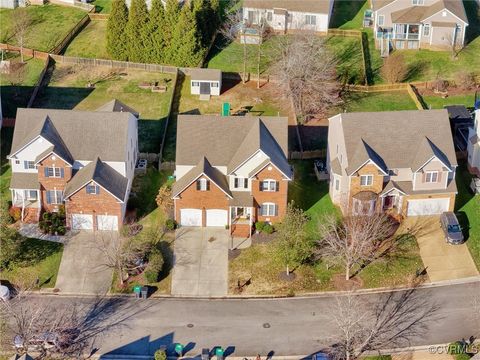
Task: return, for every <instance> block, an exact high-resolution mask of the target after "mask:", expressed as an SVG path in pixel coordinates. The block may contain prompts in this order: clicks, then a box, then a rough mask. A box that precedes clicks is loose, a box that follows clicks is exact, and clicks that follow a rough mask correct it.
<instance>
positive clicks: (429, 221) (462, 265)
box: [402, 216, 479, 282]
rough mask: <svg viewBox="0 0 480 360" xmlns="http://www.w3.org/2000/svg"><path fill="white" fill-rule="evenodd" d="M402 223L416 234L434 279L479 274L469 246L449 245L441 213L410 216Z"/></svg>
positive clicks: (430, 276) (422, 254)
mask: <svg viewBox="0 0 480 360" xmlns="http://www.w3.org/2000/svg"><path fill="white" fill-rule="evenodd" d="M402 226H407V227H409V228H410V229H411V231H412V232H413V233H414V235H415V236H416V238H417V242H418V246H419V248H420V255H421V257H422V260H423V264H424V265H425V267H426V268H427V273H428V276H429V278H430V281H432V282H435V281H442V280H453V279H461V278H465V277H471V276H478V274H479V273H478V270H477V268H476V266H475V263H474V262H473V259H472V256H471V255H470V252H469V251H468V248H467V245H466V244H461V245H450V244H447V242H446V241H445V236H444V234H443V230H442V228H441V226H440V219H439V217H438V216H428V217H424V216H419V217H410V218H408V219H406V220H405V222H404V223H403V224H402ZM467 241H468V240H467Z"/></svg>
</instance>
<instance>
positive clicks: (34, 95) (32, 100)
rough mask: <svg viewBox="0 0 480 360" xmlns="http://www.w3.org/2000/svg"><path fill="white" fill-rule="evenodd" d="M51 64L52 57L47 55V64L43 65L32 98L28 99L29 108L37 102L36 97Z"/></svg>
mask: <svg viewBox="0 0 480 360" xmlns="http://www.w3.org/2000/svg"><path fill="white" fill-rule="evenodd" d="M49 65H50V57H49V56H47V58H46V59H45V65H44V67H43V70H42V72H41V73H40V76H39V78H38V81H37V83H36V84H35V88H34V89H33V92H32V96H30V100H28V104H27V108H31V107H32V106H33V103H34V102H35V99H36V98H37V95H38V91H39V90H40V87H41V86H42V83H43V79H44V77H45V74H46V73H47V70H48V66H49Z"/></svg>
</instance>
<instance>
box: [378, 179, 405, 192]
mask: <svg viewBox="0 0 480 360" xmlns="http://www.w3.org/2000/svg"><path fill="white" fill-rule="evenodd" d="M393 190H397V191H399V192H401V193H403V194H404V195H406V194H405V192H403V190H402V189H401V188H400V187H399V186H398V185H397V184H396V183H395V181H393V180H390V181H389V182H388V183H387V185H385V188H384V189H383V190H382V192H381V193H380V196H381V195H386V194H388V193H389V192H390V191H393Z"/></svg>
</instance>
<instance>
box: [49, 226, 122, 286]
mask: <svg viewBox="0 0 480 360" xmlns="http://www.w3.org/2000/svg"><path fill="white" fill-rule="evenodd" d="M99 236H102V241H109V239H112V237H113V236H118V234H117V233H114V232H108V231H106V232H102V233H101V234H99ZM96 241H98V239H97V240H95V235H94V233H93V232H92V231H80V232H79V233H78V234H76V235H74V236H72V237H71V238H70V239H68V240H67V241H66V242H65V246H64V249H63V255H62V261H61V263H60V268H59V270H58V276H57V282H56V284H55V287H56V288H58V289H60V292H61V293H75V294H95V295H99V294H105V293H107V292H108V291H109V290H110V286H111V284H112V275H113V271H112V269H109V268H106V267H105V266H104V265H103V264H104V262H103V254H102V252H101V251H100V250H99V249H98V246H97V245H96Z"/></svg>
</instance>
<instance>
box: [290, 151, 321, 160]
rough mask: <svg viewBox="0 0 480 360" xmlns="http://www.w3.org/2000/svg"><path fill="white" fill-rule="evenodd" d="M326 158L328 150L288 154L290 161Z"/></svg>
mask: <svg viewBox="0 0 480 360" xmlns="http://www.w3.org/2000/svg"><path fill="white" fill-rule="evenodd" d="M326 156H327V149H320V150H311V151H289V152H288V158H289V159H290V160H305V159H318V158H325V157H326Z"/></svg>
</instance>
